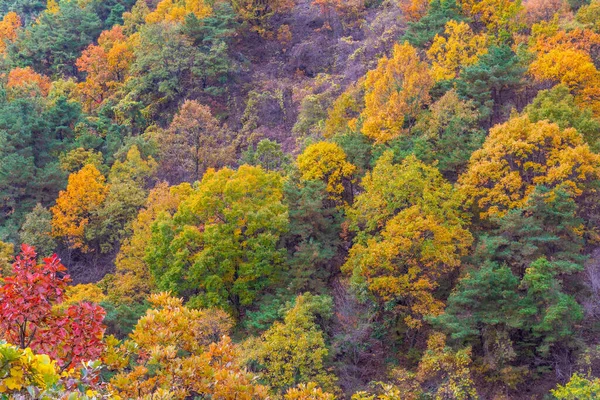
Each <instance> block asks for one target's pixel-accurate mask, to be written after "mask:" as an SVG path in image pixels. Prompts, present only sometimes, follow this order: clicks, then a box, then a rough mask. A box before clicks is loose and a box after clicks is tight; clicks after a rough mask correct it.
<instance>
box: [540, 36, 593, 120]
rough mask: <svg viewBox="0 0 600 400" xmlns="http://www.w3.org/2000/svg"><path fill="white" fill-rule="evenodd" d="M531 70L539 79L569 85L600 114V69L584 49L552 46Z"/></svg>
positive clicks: (582, 100)
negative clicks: (599, 69)
mask: <svg viewBox="0 0 600 400" xmlns="http://www.w3.org/2000/svg"><path fill="white" fill-rule="evenodd" d="M529 73H530V74H531V75H532V76H533V77H534V78H535V79H537V80H539V81H554V82H557V83H562V84H564V85H566V86H568V87H569V89H571V92H572V93H573V94H574V95H575V100H576V101H577V102H578V103H579V104H580V105H582V106H583V107H589V108H591V109H592V110H593V111H594V114H595V115H596V116H598V115H600V72H599V71H598V70H597V69H596V66H595V65H594V62H593V60H592V58H591V57H590V55H589V54H588V53H586V52H585V51H583V50H577V49H572V48H567V47H566V46H565V47H562V48H556V49H552V50H550V51H548V52H547V53H543V54H540V55H539V56H538V58H537V59H536V60H535V61H533V62H532V63H531V65H530V67H529Z"/></svg>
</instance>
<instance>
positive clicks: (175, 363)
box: [110, 293, 267, 400]
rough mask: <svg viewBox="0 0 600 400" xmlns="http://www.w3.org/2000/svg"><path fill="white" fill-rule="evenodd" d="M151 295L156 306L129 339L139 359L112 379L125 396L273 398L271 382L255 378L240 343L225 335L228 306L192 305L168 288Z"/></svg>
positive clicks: (129, 347) (228, 326) (228, 324)
mask: <svg viewBox="0 0 600 400" xmlns="http://www.w3.org/2000/svg"><path fill="white" fill-rule="evenodd" d="M150 301H151V302H152V303H153V306H154V307H155V308H154V309H151V310H148V312H147V313H146V315H145V316H144V317H142V318H141V319H140V321H139V322H138V325H137V326H136V328H135V330H134V332H133V333H132V335H131V339H132V341H128V342H126V343H125V344H124V345H123V347H124V348H125V349H126V350H127V349H129V350H128V351H130V352H132V353H133V354H135V355H136V358H135V359H136V360H137V363H138V365H134V366H133V367H132V368H131V369H130V370H125V371H121V372H120V373H119V374H117V375H116V376H115V377H114V378H113V379H111V382H110V383H111V387H112V389H113V390H114V392H115V394H118V395H120V396H122V397H124V398H141V397H144V396H148V398H150V397H152V398H155V396H156V398H162V397H160V396H165V398H187V397H189V396H192V395H196V396H202V397H210V398H219V399H231V400H233V399H241V400H252V399H264V398H267V391H266V388H265V387H263V386H260V385H256V384H254V382H253V378H252V376H251V375H250V374H248V373H247V372H246V371H245V370H243V369H242V368H241V367H240V364H239V362H238V357H237V348H236V346H235V345H234V344H233V343H232V342H231V339H229V338H228V337H227V336H224V335H225V334H226V333H227V331H228V330H229V329H230V328H231V326H232V322H231V319H230V318H229V317H228V316H227V315H226V314H225V313H224V312H222V311H218V310H214V309H204V310H192V309H189V308H187V307H185V306H184V305H183V304H182V300H181V299H177V298H173V297H170V296H169V295H168V294H166V293H161V294H156V295H153V296H152V297H151V298H150ZM112 345H113V347H114V346H115V343H114V341H113V343H112ZM123 365H124V364H121V366H123Z"/></svg>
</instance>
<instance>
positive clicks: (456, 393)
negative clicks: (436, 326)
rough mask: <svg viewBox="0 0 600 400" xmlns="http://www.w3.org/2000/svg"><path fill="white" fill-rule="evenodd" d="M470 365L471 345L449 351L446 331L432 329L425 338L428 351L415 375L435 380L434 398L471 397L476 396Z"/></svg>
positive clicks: (421, 379)
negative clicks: (443, 332)
mask: <svg viewBox="0 0 600 400" xmlns="http://www.w3.org/2000/svg"><path fill="white" fill-rule="evenodd" d="M470 365H471V348H470V347H467V348H465V349H462V350H458V351H452V349H450V348H449V347H446V335H444V334H442V333H439V332H433V333H432V334H431V335H430V336H429V339H428V340H427V351H426V352H425V354H424V355H423V358H422V359H421V361H420V363H419V369H418V372H417V376H416V378H417V380H418V381H420V382H426V381H432V380H433V381H434V382H435V383H436V384H437V385H436V386H437V390H436V393H435V400H445V399H456V400H470V399H473V400H474V399H478V398H479V396H478V395H477V391H476V390H475V383H474V382H473V380H472V379H471V371H470V369H469V367H470Z"/></svg>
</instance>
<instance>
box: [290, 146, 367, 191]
mask: <svg viewBox="0 0 600 400" xmlns="http://www.w3.org/2000/svg"><path fill="white" fill-rule="evenodd" d="M298 169H299V170H300V172H301V174H302V179H303V180H322V181H324V182H325V183H326V184H327V192H328V193H329V197H330V198H331V199H332V200H335V201H341V200H342V195H343V194H344V191H345V190H347V189H346V187H345V185H344V184H346V186H347V185H348V184H349V183H351V182H352V174H354V171H355V170H356V167H355V166H354V165H352V164H351V163H349V162H348V161H347V160H346V153H344V150H342V148H341V147H339V146H338V145H337V144H335V143H329V142H319V143H315V144H312V145H310V146H308V147H307V148H306V150H304V152H303V153H302V154H300V155H299V156H298Z"/></svg>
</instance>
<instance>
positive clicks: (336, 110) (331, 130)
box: [323, 79, 365, 138]
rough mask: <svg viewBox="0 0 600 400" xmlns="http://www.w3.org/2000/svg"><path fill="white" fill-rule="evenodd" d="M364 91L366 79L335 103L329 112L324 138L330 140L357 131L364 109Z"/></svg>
mask: <svg viewBox="0 0 600 400" xmlns="http://www.w3.org/2000/svg"><path fill="white" fill-rule="evenodd" d="M364 89H365V86H364V79H360V80H359V81H358V82H357V83H355V84H353V85H350V86H349V87H348V88H347V89H346V91H345V92H344V93H342V94H341V95H340V96H339V97H338V98H337V99H336V100H335V101H334V103H333V105H332V106H331V108H330V109H329V111H328V112H327V120H326V121H325V129H324V131H323V136H325V137H326V138H330V137H332V136H334V135H335V134H338V133H339V134H342V133H345V132H346V131H347V130H348V129H350V130H356V128H357V120H358V117H359V115H360V113H361V112H362V110H363V108H364Z"/></svg>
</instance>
